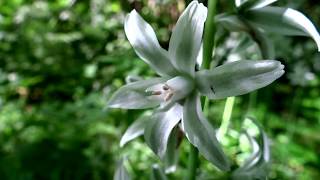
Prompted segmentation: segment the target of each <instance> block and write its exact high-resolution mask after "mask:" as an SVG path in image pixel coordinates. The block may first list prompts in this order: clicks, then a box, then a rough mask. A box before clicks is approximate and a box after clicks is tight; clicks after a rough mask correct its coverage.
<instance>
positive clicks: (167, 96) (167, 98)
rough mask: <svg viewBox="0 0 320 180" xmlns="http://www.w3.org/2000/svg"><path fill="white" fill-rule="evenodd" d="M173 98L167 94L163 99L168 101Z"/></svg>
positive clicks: (171, 94) (170, 94)
mask: <svg viewBox="0 0 320 180" xmlns="http://www.w3.org/2000/svg"><path fill="white" fill-rule="evenodd" d="M172 96H173V93H169V94H167V95H166V97H165V98H164V100H165V101H169V100H170V99H171V98H172Z"/></svg>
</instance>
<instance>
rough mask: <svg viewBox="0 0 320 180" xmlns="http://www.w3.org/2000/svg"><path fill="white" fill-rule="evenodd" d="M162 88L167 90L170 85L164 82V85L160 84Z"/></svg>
mask: <svg viewBox="0 0 320 180" xmlns="http://www.w3.org/2000/svg"><path fill="white" fill-rule="evenodd" d="M162 89H163V90H165V91H167V90H169V89H170V87H169V86H168V85H167V84H165V85H163V86H162Z"/></svg>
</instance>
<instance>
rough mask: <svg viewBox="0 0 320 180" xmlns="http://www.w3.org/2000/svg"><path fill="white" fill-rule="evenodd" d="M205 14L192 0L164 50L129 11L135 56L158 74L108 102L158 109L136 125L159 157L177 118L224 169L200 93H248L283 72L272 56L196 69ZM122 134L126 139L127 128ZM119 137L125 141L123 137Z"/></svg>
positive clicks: (122, 90) (214, 96) (225, 162)
mask: <svg viewBox="0 0 320 180" xmlns="http://www.w3.org/2000/svg"><path fill="white" fill-rule="evenodd" d="M206 16H207V8H206V7H205V6H204V5H203V4H201V3H198V2H197V1H193V2H191V3H190V4H189V5H188V7H187V8H186V10H185V11H184V12H183V13H182V15H181V16H180V18H179V20H178V22H177V24H176V26H175V28H174V30H173V33H172V36H171V39H170V42H169V50H168V51H167V50H165V49H163V48H162V47H161V46H160V44H159V42H158V40H157V38H156V34H155V32H154V30H153V29H152V27H151V26H150V25H149V24H148V23H147V22H145V21H144V20H143V18H142V17H141V16H140V15H139V14H138V13H137V12H136V11H135V10H133V11H132V12H131V13H130V14H129V15H128V16H127V17H126V20H125V33H126V35H127V38H128V40H129V41H130V43H131V45H132V46H133V48H134V50H135V52H136V53H137V55H138V56H139V57H140V58H141V59H142V60H143V61H144V62H146V63H147V64H149V65H150V67H151V68H152V69H154V70H155V71H156V73H157V74H158V75H159V76H160V77H156V78H151V79H148V80H139V81H136V82H133V83H129V84H127V85H125V86H123V87H121V88H120V89H119V90H118V91H117V92H115V94H114V95H113V96H112V97H111V99H110V101H109V104H108V106H109V107H111V108H124V109H146V108H156V109H155V111H154V113H153V114H152V115H151V116H150V120H149V121H148V122H147V123H140V126H144V127H143V129H144V131H141V128H138V127H137V126H135V127H134V128H136V129H139V132H140V134H142V133H144V136H145V140H146V142H147V144H148V145H149V146H150V148H151V149H152V150H153V151H154V152H155V153H156V154H157V155H158V156H159V157H160V158H161V159H164V158H165V156H166V152H167V151H168V149H167V147H169V146H168V144H169V143H170V142H169V139H170V138H169V137H170V134H171V132H172V131H173V130H174V128H175V127H177V125H178V123H179V122H181V125H182V126H181V127H182V130H183V132H184V134H185V135H186V137H187V138H188V140H189V141H190V143H192V144H193V145H194V146H196V147H197V148H198V150H199V152H200V153H201V154H202V155H203V156H204V157H205V158H206V159H207V160H209V161H210V162H212V163H213V164H214V165H215V166H217V167H218V168H219V169H221V170H224V171H227V170H229V168H230V167H229V162H228V160H227V158H226V156H225V154H224V152H223V150H222V148H221V146H220V144H219V142H218V140H217V138H216V135H215V130H214V129H213V127H212V126H211V125H210V123H209V122H208V120H207V119H206V118H205V117H204V115H203V112H202V110H201V103H200V96H201V95H204V96H207V97H208V98H209V99H221V98H226V97H229V96H238V95H242V94H246V93H249V92H251V91H254V90H256V89H259V88H262V87H264V86H267V85H268V84H270V83H272V82H273V81H274V80H276V79H277V78H279V77H280V76H281V75H282V74H283V73H284V70H283V68H284V66H283V65H282V64H281V63H280V62H279V61H276V60H259V61H254V60H241V61H237V62H233V63H228V64H225V65H221V66H219V67H216V68H214V69H211V70H200V71H196V70H195V69H196V68H195V66H196V63H197V62H196V61H197V57H198V54H199V51H200V49H201V44H202V36H203V27H204V23H205V20H206ZM134 128H131V129H130V130H131V131H132V129H134ZM134 136H135V137H136V136H137V134H134ZM125 137H126V138H129V139H130V135H129V134H128V133H126V136H125ZM122 142H127V141H126V140H125V139H123V140H122ZM122 145H123V144H122ZM173 147H174V146H173Z"/></svg>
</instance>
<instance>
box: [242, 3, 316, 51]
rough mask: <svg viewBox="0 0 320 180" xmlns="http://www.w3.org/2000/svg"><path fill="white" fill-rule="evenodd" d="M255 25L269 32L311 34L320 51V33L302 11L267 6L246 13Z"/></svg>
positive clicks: (292, 34)
mask: <svg viewBox="0 0 320 180" xmlns="http://www.w3.org/2000/svg"><path fill="white" fill-rule="evenodd" d="M245 17H246V19H248V20H249V21H250V22H251V23H252V24H253V25H255V26H258V27H260V28H262V29H264V30H265V31H267V32H273V33H277V34H283V35H289V36H310V37H311V38H313V40H314V41H315V42H316V44H317V46H318V50H319V51H320V35H319V32H318V31H317V29H316V27H315V26H314V25H313V23H312V22H311V21H310V20H309V19H308V18H307V17H306V16H305V15H303V14H302V13H301V12H299V11H296V10H294V9H291V8H281V7H271V6H270V7H265V8H261V9H257V10H252V11H248V12H247V13H246V15H245Z"/></svg>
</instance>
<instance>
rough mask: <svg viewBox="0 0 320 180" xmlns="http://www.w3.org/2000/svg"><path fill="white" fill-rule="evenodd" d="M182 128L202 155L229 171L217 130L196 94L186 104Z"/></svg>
mask: <svg viewBox="0 0 320 180" xmlns="http://www.w3.org/2000/svg"><path fill="white" fill-rule="evenodd" d="M182 126H183V129H184V132H185V134H186V136H187V138H188V140H189V141H190V143H191V144H193V145H194V146H195V147H197V148H198V150H199V152H200V154H201V155H203V156H204V157H205V158H206V159H207V160H209V161H210V162H211V163H212V164H214V165H215V166H217V167H218V168H219V169H221V170H224V171H228V170H229V168H230V167H229V162H228V159H227V157H226V156H225V154H224V152H223V150H222V148H221V145H220V143H219V142H218V140H217V138H216V135H215V130H214V129H213V127H212V126H211V124H210V123H209V122H208V120H207V119H206V118H205V117H204V115H203V113H202V110H201V104H200V97H199V96H198V95H196V94H193V95H191V96H190V97H189V98H187V99H186V101H185V103H184V108H183V118H182Z"/></svg>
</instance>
